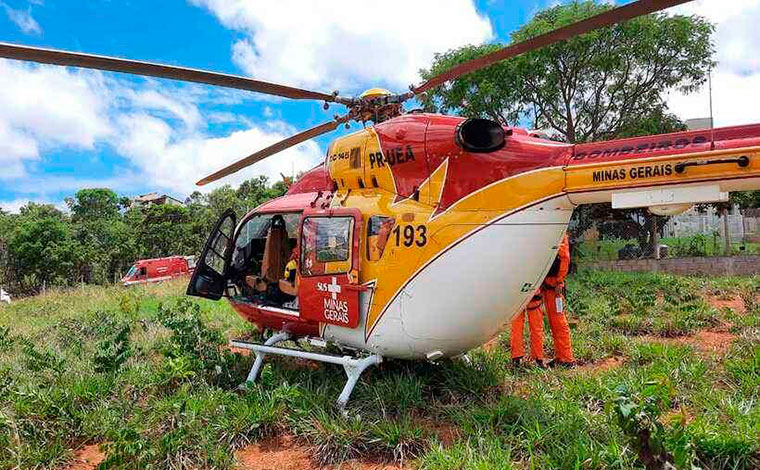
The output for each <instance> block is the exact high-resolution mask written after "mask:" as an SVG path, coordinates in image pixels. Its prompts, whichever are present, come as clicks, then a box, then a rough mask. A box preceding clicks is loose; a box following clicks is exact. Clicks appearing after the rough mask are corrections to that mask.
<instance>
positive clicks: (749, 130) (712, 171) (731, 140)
mask: <svg viewBox="0 0 760 470" xmlns="http://www.w3.org/2000/svg"><path fill="white" fill-rule="evenodd" d="M565 175H566V191H567V193H568V195H569V196H570V198H571V200H572V201H573V202H574V203H576V204H588V203H598V202H612V203H613V206H614V207H617V208H631V207H651V206H663V205H668V204H681V205H688V204H694V203H702V202H720V201H725V200H727V194H726V193H728V192H732V191H744V190H752V189H760V124H753V125H747V126H735V127H725V128H718V129H705V130H696V131H688V132H680V133H674V134H664V135H657V136H645V137H637V138H632V139H622V140H614V141H607V142H595V143H590V144H581V145H576V146H575V147H574V150H573V153H572V155H571V156H570V157H569V158H568V162H567V165H566V167H565Z"/></svg>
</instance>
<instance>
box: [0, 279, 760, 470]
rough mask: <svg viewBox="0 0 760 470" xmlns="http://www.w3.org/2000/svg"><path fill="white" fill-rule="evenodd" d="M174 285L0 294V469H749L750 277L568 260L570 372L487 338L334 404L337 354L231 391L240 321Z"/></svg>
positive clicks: (758, 379)
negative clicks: (573, 361) (535, 363)
mask: <svg viewBox="0 0 760 470" xmlns="http://www.w3.org/2000/svg"><path fill="white" fill-rule="evenodd" d="M183 288H184V285H183V284H182V283H167V284H163V285H155V286H150V287H139V288H133V289H129V290H127V289H123V288H120V287H109V288H99V287H85V288H82V289H77V290H74V291H69V292H49V293H47V294H45V295H42V296H38V297H35V298H30V299H26V300H21V301H18V302H16V303H14V304H13V305H12V306H9V307H0V468H3V469H37V468H51V469H53V468H57V469H67V468H77V469H84V468H93V467H92V466H88V465H89V464H87V465H86V464H85V463H84V462H82V461H77V460H78V459H79V460H81V459H82V458H83V457H82V456H83V455H85V454H86V455H88V456H92V457H91V460H93V459H94V460H95V462H96V463H97V462H100V467H101V468H118V469H135V468H146V469H147V468H151V469H185V468H187V469H190V468H219V469H227V468H239V469H259V468H277V469H279V470H287V469H302V468H310V467H312V466H313V467H314V468H318V467H319V466H330V467H332V468H337V467H341V468H377V466H378V465H394V466H403V467H404V468H424V469H505V468H520V469H522V468H525V469H533V468H537V469H539V468H578V469H581V468H582V469H593V468H616V469H628V468H644V467H645V465H648V466H649V468H658V466H659V467H662V465H663V462H665V461H669V462H672V463H673V464H674V465H676V467H678V468H692V467H691V466H692V465H694V466H698V467H701V468H710V469H751V468H760V437H758V436H760V303H759V302H758V297H757V296H758V292H759V290H758V289H759V288H760V279H758V278H752V279H747V278H745V279H740V278H721V279H710V280H704V279H697V278H683V277H675V276H667V275H643V274H617V273H616V274H612V273H590V272H587V273H580V274H576V275H574V276H573V277H571V279H570V281H569V285H568V305H569V309H570V311H571V312H572V315H571V317H572V318H573V319H574V321H573V338H574V341H575V350H576V355H577V358H578V359H579V360H580V362H581V363H582V365H581V366H580V367H578V368H576V369H572V370H543V369H538V368H534V367H525V368H512V367H510V361H509V344H508V334H503V335H502V336H501V337H500V338H498V339H496V340H495V341H493V342H491V343H489V345H487V346H486V347H483V348H480V349H478V350H476V351H473V352H472V353H471V354H470V358H471V361H470V362H469V363H466V362H465V361H462V360H454V361H447V362H443V363H440V364H435V365H431V364H408V363H402V362H399V363H386V364H384V365H383V367H381V368H379V369H377V370H371V371H370V372H368V373H367V374H365V376H364V378H363V380H362V381H361V382H360V384H359V385H358V386H357V389H356V391H355V393H354V396H353V398H352V401H351V402H350V403H349V410H348V411H349V412H348V415H347V416H344V415H342V414H341V413H340V412H339V411H337V410H336V409H335V408H334V406H333V402H334V400H335V398H336V397H337V395H338V393H339V392H340V389H341V388H342V385H343V382H344V374H343V371H342V369H340V368H339V367H335V366H326V365H319V366H316V367H315V366H313V365H312V364H310V363H306V362H303V361H294V360H286V359H282V360H272V361H271V362H269V363H268V365H267V366H266V367H265V369H264V371H263V374H262V380H261V383H260V384H257V385H254V386H253V387H252V388H251V389H250V390H248V391H247V392H245V393H240V392H237V391H235V389H234V387H235V385H236V384H238V383H239V382H241V381H242V380H243V378H244V377H245V374H246V372H247V370H248V368H249V367H250V365H251V362H252V358H251V357H248V356H243V355H240V354H234V353H232V352H230V351H229V350H227V349H226V348H225V347H223V346H224V344H225V343H226V340H227V339H228V338H232V337H241V336H251V335H254V336H255V335H256V334H255V333H254V332H253V330H252V329H251V328H250V327H249V326H248V325H247V324H246V323H244V322H243V321H242V320H240V319H239V318H238V317H237V316H236V315H235V314H234V313H233V312H232V310H231V309H230V308H229V307H228V306H227V305H226V303H224V302H219V303H214V302H206V301H196V300H192V301H191V300H187V299H185V298H184V296H183V295H182V291H183ZM547 349H548V350H549V352H550V349H551V344H550V343H549V344H547ZM83 451H86V452H85V453H83ZM91 463H92V462H90V464H91Z"/></svg>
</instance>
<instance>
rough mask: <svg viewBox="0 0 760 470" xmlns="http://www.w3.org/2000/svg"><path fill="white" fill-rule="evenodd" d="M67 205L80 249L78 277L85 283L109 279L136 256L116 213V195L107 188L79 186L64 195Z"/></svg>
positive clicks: (134, 249) (101, 281)
mask: <svg viewBox="0 0 760 470" xmlns="http://www.w3.org/2000/svg"><path fill="white" fill-rule="evenodd" d="M66 204H67V205H68V206H69V209H70V210H71V213H72V216H71V220H72V224H73V229H74V238H75V239H76V240H77V242H78V243H79V246H80V250H81V251H80V254H81V259H82V263H81V264H80V266H79V267H78V269H79V272H80V277H81V278H82V279H83V280H84V281H85V282H93V283H98V284H104V283H108V282H112V281H113V280H114V279H115V278H116V277H118V276H119V275H120V274H121V273H122V272H123V270H124V268H125V267H126V266H128V265H130V264H132V262H133V261H134V259H135V258H136V256H137V251H136V246H135V243H134V238H133V237H132V234H131V233H130V230H129V227H128V226H127V225H126V224H125V223H124V221H123V220H122V217H121V213H120V212H119V209H120V205H121V200H120V198H119V196H118V195H117V194H116V193H115V192H114V191H112V190H110V189H104V188H95V189H80V190H79V191H77V192H76V194H75V195H74V197H73V198H66Z"/></svg>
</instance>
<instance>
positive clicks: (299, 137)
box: [195, 115, 350, 186]
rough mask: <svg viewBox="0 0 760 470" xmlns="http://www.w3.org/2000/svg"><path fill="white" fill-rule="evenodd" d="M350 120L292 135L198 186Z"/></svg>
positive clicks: (204, 180)
mask: <svg viewBox="0 0 760 470" xmlns="http://www.w3.org/2000/svg"><path fill="white" fill-rule="evenodd" d="M349 119H350V116H349V115H346V116H343V117H339V118H336V119H335V120H334V121H330V122H326V123H324V124H320V125H318V126H316V127H312V128H311V129H308V130H305V131H303V132H299V133H298V134H295V135H292V136H290V137H288V138H287V139H285V140H281V141H279V142H277V143H276V144H273V145H270V146H269V147H267V148H265V149H263V150H259V151H258V152H256V153H254V154H252V155H249V156H247V157H245V158H243V159H241V160H238V161H236V162H235V163H233V164H232V165H229V166H226V167H224V168H222V169H221V170H219V171H217V172H216V173H213V174H211V175H209V176H207V177H205V178H203V179H202V180H200V181H198V182H197V183H195V184H197V185H198V186H203V185H204V184H208V183H211V182H214V181H216V180H218V179H221V178H224V177H225V176H229V175H231V174H233V173H235V172H237V171H240V170H242V169H243V168H245V167H247V166H251V165H253V164H254V163H256V162H260V161H261V160H263V159H265V158H267V157H269V156H272V155H274V154H275V153H278V152H282V151H283V150H285V149H288V148H290V147H293V146H294V145H298V144H300V143H301V142H306V141H307V140H309V139H313V138H314V137H317V136H320V135H322V134H326V133H328V132H330V131H334V130H335V129H337V128H338V126H340V125H341V124H343V123H344V122H346V121H348V120H349Z"/></svg>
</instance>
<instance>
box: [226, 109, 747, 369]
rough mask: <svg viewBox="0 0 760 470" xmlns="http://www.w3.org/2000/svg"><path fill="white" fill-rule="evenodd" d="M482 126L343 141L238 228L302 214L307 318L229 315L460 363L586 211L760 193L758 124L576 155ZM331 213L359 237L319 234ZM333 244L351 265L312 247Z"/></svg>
mask: <svg viewBox="0 0 760 470" xmlns="http://www.w3.org/2000/svg"><path fill="white" fill-rule="evenodd" d="M467 122H469V123H470V126H471V127H472V128H471V129H465V128H464V127H463V126H464V125H465V123H467ZM472 123H473V121H466V120H465V119H463V118H459V117H452V116H441V115H433V114H407V115H404V116H400V117H397V118H394V119H391V120H389V121H386V122H383V123H380V124H376V125H374V126H372V127H367V128H364V129H362V130H360V131H358V132H355V133H353V134H350V135H347V136H344V137H341V138H339V139H337V140H335V141H334V142H333V143H332V144H331V145H330V147H329V149H328V151H327V156H326V159H325V163H324V165H320V166H318V167H317V168H314V169H313V170H311V171H310V172H308V173H306V174H305V175H303V176H302V177H301V178H300V179H299V180H298V181H296V182H295V183H294V184H293V185H292V186H291V187H290V189H289V191H288V193H287V195H285V196H283V197H282V198H279V199H276V200H273V201H270V202H268V203H266V204H264V205H262V206H261V207H259V208H257V209H255V210H254V211H252V212H251V213H249V214H248V215H247V216H246V218H244V219H243V220H242V221H241V223H240V224H239V227H238V229H237V231H236V232H239V231H240V227H241V226H243V225H245V223H246V220H248V219H250V218H251V217H253V216H258V215H262V214H298V215H299V217H300V225H299V228H298V247H299V250H300V255H301V257H300V260H299V269H300V271H299V287H298V300H299V303H300V308H299V309H298V310H296V309H284V308H276V307H271V306H269V307H267V306H261V305H257V304H256V303H255V302H249V301H241V300H240V299H239V298H232V299H231V301H232V305H233V307H234V308H235V309H236V310H237V311H238V312H239V313H240V314H241V315H242V316H244V317H245V318H247V319H248V320H250V321H252V322H254V323H257V324H259V325H260V326H262V327H266V328H271V329H275V330H286V331H288V332H290V333H291V334H293V335H295V336H313V337H322V338H324V339H326V340H328V341H333V342H335V343H337V344H340V345H342V346H345V347H350V348H355V349H359V350H366V351H370V352H373V353H377V354H380V355H382V356H385V357H396V358H406V359H425V358H427V359H437V358H440V357H450V356H455V355H458V354H461V353H463V352H465V351H467V350H469V349H472V348H474V347H476V346H478V345H480V344H483V343H485V342H486V341H488V340H489V339H490V338H492V337H493V336H495V335H496V334H497V333H498V332H500V331H501V330H502V329H503V328H504V327H505V326H506V325H507V324H508V323H509V321H510V320H511V319H512V318H513V316H514V315H515V314H516V313H518V312H519V311H521V310H522V309H523V308H524V307H525V304H526V303H527V301H528V300H529V299H530V298H531V296H532V295H533V293H534V292H535V290H536V289H537V288H538V287H539V286H540V285H541V282H542V280H543V278H544V276H545V275H546V272H547V271H548V269H549V267H550V266H551V263H552V262H553V260H554V257H555V256H556V252H557V245H558V243H559V241H560V239H561V237H562V236H563V234H564V233H565V231H566V230H567V226H568V223H569V221H570V217H571V215H572V213H573V210H574V208H575V207H577V205H579V204H587V203H596V202H610V201H612V200H613V199H615V198H616V197H620V196H622V197H623V198H626V197H627V198H628V199H627V200H628V201H629V206H630V204H631V202H630V201H631V200H633V201H634V202H633V204H634V205H635V204H636V202H635V201H637V200H638V201H640V202H639V204H640V205H641V206H643V207H646V206H649V205H660V206H662V205H667V203H668V197H671V199H672V201H670V202H672V203H676V202H681V203H683V202H684V200H683V199H684V197H686V198H687V199H688V198H689V197H691V198H696V199H694V201H688V200H687V201H685V202H705V201H704V200H703V199H704V197H708V199H709V196H704V194H707V193H709V192H710V190H715V191H717V192H718V193H724V192H727V191H737V190H746V189H757V188H760V125H753V126H742V127H733V128H723V129H715V130H704V131H689V132H683V133H678V134H672V135H665V136H647V137H639V138H635V139H626V140H618V141H608V142H597V143H591V144H582V145H570V144H566V143H561V142H553V141H550V140H545V139H541V138H537V137H534V136H532V135H530V134H529V133H528V132H527V131H525V130H522V129H516V128H507V129H504V133H505V136H504V138H503V139H501V141H499V139H498V137H499V136H498V135H496V134H498V132H494V129H493V127H489V124H488V123H486V122H485V121H483V122H481V123H477V122H476V123H475V124H472ZM492 125H493V123H492V124H491V126H492ZM463 129H464V131H463ZM465 131H466V132H465ZM495 135H496V137H494V136H495ZM489 146H490V147H489ZM468 148H469V149H470V150H468ZM740 157H745V158H746V161H745V160H742V159H740ZM745 163H746V164H745ZM666 193H667V194H666ZM684 195H686V196H684ZM689 195H691V196H689ZM699 197H702V198H703V199H699ZM331 217H332V218H336V219H341V220H344V221H346V225H345V226H346V227H347V230H350V232H346V233H347V235H346V236H345V237H343V236H342V235H337V240H338V241H336V235H335V233H337V232H334V231H333V232H330V233H329V234H328V235H325V237H327V238H324V237H323V236H322V235H320V234H319V233H318V230H319V227H320V225H319V224H320V223H321V222H320V220H321V219H320V218H326V219H329V218H331ZM304 224H307V225H304ZM309 224H311V225H309ZM312 232H313V233H312ZM323 238H324V240H323ZM344 238H345V239H344ZM323 241H324V243H327V244H329V245H330V249H332V250H340V249H342V250H344V252H345V255H344V256H343V258H340V257H335V256H334V255H333V254H331V253H333V252H332V251H331V252H329V253H328V254H327V255H321V254H320V253H321V252H320V251H319V249H318V248H315V249H310V248H309V246H308V245H309V244H317V245H318V244H320V243H322V242H323ZM325 246H327V245H325ZM341 247H342V248H341ZM336 253H337V251H336ZM310 256H311V258H310ZM320 256H323V257H324V256H326V258H324V259H321V258H320ZM344 258H345V259H344ZM320 259H321V261H320ZM323 261H324V262H323ZM315 263H316V264H319V268H318V269H316V270H315V269H313V268H314V265H315ZM354 296H355V298H354Z"/></svg>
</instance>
